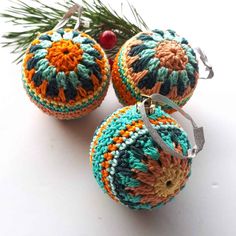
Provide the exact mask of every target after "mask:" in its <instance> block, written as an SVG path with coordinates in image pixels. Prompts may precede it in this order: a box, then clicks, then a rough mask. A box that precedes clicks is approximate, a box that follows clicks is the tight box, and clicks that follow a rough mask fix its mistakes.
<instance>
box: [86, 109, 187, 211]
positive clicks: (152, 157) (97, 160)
mask: <svg viewBox="0 0 236 236" xmlns="http://www.w3.org/2000/svg"><path fill="white" fill-rule="evenodd" d="M149 119H150V122H151V123H152V124H153V127H154V128H155V129H156V131H157V132H158V134H159V135H160V136H161V137H162V139H163V140H164V142H165V143H166V144H167V145H168V146H169V147H171V148H172V149H174V150H176V151H177V152H179V153H182V154H183V155H187V150H188V149H189V148H190V142H189V140H188V137H187V134H186V133H185V132H184V131H183V129H182V128H181V127H180V126H179V124H178V123H177V122H176V121H175V120H174V119H173V118H172V117H171V116H170V115H168V114H167V113H165V112H164V111H163V110H162V109H161V107H160V106H159V107H158V108H156V109H155V112H154V113H153V114H151V115H150V116H149ZM90 161H91V163H92V168H93V173H94V176H95V178H96V180H97V183H98V184H99V186H100V188H101V189H102V190H103V191H104V192H105V193H107V194H108V195H109V196H110V197H111V198H112V199H114V200H115V201H117V202H120V203H122V204H123V205H125V206H128V207H130V208H132V209H148V210H149V209H152V208H156V207H157V208H158V207H161V206H163V205H165V204H166V203H167V202H169V201H170V200H172V199H173V198H174V197H175V196H176V195H177V194H178V193H179V192H180V191H181V190H182V189H183V187H184V186H185V183H186V181H187V179H188V177H189V176H190V171H191V169H190V168H191V159H180V158H176V157H173V156H171V155H170V154H168V153H166V152H164V151H163V150H162V149H161V147H160V146H159V145H157V144H156V143H155V142H154V141H153V139H152V138H151V136H150V134H149V133H148V130H147V129H146V127H145V126H144V124H143V121H142V118H141V115H140V113H139V111H137V108H136V106H128V107H124V108H122V109H120V110H118V111H116V112H114V113H113V114H112V115H111V116H109V117H108V118H107V119H105V120H104V121H103V122H102V124H101V125H100V127H99V128H97V130H96V132H95V134H94V137H93V141H92V143H91V147H90Z"/></svg>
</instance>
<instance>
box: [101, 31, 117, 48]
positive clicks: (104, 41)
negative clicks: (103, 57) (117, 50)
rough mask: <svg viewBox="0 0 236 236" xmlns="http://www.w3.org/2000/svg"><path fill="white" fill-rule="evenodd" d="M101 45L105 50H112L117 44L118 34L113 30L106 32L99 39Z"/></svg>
mask: <svg viewBox="0 0 236 236" xmlns="http://www.w3.org/2000/svg"><path fill="white" fill-rule="evenodd" d="M99 43H100V44H101V46H102V47H103V48H104V49H108V50H110V49H112V48H114V47H115V45H116V43H117V37H116V34H115V33H114V32H112V31H111V30H106V31H104V32H103V33H101V35H100V37H99Z"/></svg>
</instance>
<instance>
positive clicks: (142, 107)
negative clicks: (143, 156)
mask: <svg viewBox="0 0 236 236" xmlns="http://www.w3.org/2000/svg"><path fill="white" fill-rule="evenodd" d="M144 97H146V98H145V99H144V101H143V102H142V103H139V104H137V108H138V109H139V111H140V113H141V117H142V119H143V122H144V125H145V126H146V128H147V129H148V131H149V134H150V135H151V137H152V138H153V140H154V141H155V142H156V143H157V144H158V145H159V146H160V147H161V148H162V149H163V150H164V151H166V152H167V153H169V154H171V155H172V156H174V157H178V158H181V159H185V158H189V159H192V158H194V157H196V155H197V154H198V153H199V152H200V151H201V150H202V149H203V147H204V143H205V138H204V131H203V127H198V125H197V124H196V122H195V121H194V120H193V118H192V117H191V116H190V115H189V114H188V113H186V112H185V111H183V109H181V108H180V107H179V106H178V105H176V104H175V103H174V102H172V101H171V100H170V99H169V98H167V97H165V96H163V95H161V94H157V93H156V94H153V95H151V96H146V95H144ZM163 103H164V104H167V105H169V106H170V107H172V108H173V109H175V110H177V111H178V112H179V113H181V114H182V115H183V116H184V117H185V118H186V119H187V120H189V121H190V122H191V124H192V127H193V134H194V141H195V144H194V145H193V148H191V149H189V150H188V154H187V156H184V155H182V154H180V153H179V152H176V151H175V150H173V149H171V148H170V147H169V146H168V145H167V144H166V143H165V142H164V141H163V140H162V138H161V136H160V135H159V134H158V132H157V131H156V130H155V129H154V128H153V126H152V124H151V122H150V121H149V118H148V115H150V114H152V113H153V112H154V109H155V107H156V106H157V105H158V104H163Z"/></svg>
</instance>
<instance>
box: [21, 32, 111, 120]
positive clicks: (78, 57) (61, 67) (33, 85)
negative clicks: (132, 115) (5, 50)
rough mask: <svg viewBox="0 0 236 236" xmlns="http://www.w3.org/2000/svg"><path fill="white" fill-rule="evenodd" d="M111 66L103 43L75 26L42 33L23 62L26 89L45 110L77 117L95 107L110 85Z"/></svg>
mask: <svg viewBox="0 0 236 236" xmlns="http://www.w3.org/2000/svg"><path fill="white" fill-rule="evenodd" d="M109 69H110V66H109V63H108V59H107V57H106V55H105V52H104V51H103V49H102V48H101V46H100V45H99V44H98V43H97V42H96V41H95V40H94V39H93V38H91V37H90V36H89V35H87V34H85V33H83V32H79V31H77V30H72V29H59V30H52V31H49V32H46V33H43V34H40V35H39V36H38V37H37V38H36V39H35V40H34V41H33V42H32V43H31V45H30V46H29V48H28V50H27V52H26V55H25V58H24V62H23V73H22V74H23V76H22V77H23V83H24V88H25V89H26V91H27V94H28V95H29V97H30V98H31V100H32V101H33V102H34V103H35V104H36V105H37V106H38V107H39V108H40V109H41V110H43V111H44V112H46V113H47V114H49V115H52V116H55V117H56V118H59V119H76V118H80V117H82V116H85V115H87V114H88V113H89V112H91V111H92V110H94V109H96V108H97V107H98V106H99V105H100V104H101V102H102V101H103V99H104V97H105V95H106V91H107V89H108V85H109V76H110V75H109V74H110V71H109Z"/></svg>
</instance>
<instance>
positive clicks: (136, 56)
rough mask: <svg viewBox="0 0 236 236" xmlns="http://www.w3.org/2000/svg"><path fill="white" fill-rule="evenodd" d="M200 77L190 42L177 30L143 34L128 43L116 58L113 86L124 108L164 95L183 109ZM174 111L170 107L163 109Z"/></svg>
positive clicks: (169, 111)
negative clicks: (143, 96) (145, 97)
mask: <svg viewBox="0 0 236 236" xmlns="http://www.w3.org/2000/svg"><path fill="white" fill-rule="evenodd" d="M198 78H199V73H198V62H197V59H196V54H195V52H194V50H193V49H192V48H191V47H190V45H189V44H188V41H187V40H186V39H184V38H182V37H180V36H178V35H177V34H176V33H175V32H174V31H172V30H167V31H161V30H154V31H152V32H141V33H139V34H137V35H135V36H134V37H133V38H131V39H130V40H128V41H127V42H126V43H125V44H124V45H123V47H122V48H121V49H120V51H119V53H118V54H117V56H116V59H115V61H114V64H113V70H112V80H113V86H114V89H115V91H116V94H117V97H118V99H119V101H120V103H122V104H123V105H133V104H135V103H136V102H137V101H141V100H142V96H141V95H142V94H145V95H151V94H154V93H160V94H162V95H164V96H167V97H168V98H170V99H171V100H172V101H174V102H175V103H176V104H178V105H179V106H183V105H184V104H186V102H187V101H188V100H189V99H190V97H191V96H192V94H193V91H194V89H195V87H196V84H197V81H198ZM163 109H164V110H166V111H167V112H168V113H171V112H173V111H174V110H173V109H170V107H168V106H164V107H163Z"/></svg>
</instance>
